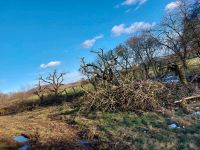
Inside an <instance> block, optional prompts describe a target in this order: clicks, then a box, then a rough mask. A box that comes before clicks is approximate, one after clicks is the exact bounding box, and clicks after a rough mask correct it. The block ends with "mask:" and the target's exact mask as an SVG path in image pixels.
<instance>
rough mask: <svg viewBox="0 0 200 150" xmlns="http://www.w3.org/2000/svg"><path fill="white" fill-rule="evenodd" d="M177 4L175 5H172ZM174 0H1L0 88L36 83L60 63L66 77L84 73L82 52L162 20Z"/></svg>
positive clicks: (111, 44)
mask: <svg viewBox="0 0 200 150" xmlns="http://www.w3.org/2000/svg"><path fill="white" fill-rule="evenodd" d="M169 4H171V5H169ZM167 6H168V7H169V9H170V8H175V6H176V3H175V2H173V1H172V0H4V1H0V20H1V21H0V52H1V55H0V60H1V63H0V69H1V70H0V91H2V92H10V91H16V90H20V89H21V88H22V87H25V86H30V85H33V84H34V83H35V82H36V79H37V77H38V75H39V74H45V73H47V72H50V71H52V70H53V69H58V70H60V71H65V72H68V73H69V74H68V76H67V79H66V82H73V81H75V80H77V79H79V78H80V77H81V75H80V74H79V73H78V69H79V61H80V58H81V57H85V58H86V59H87V60H89V61H92V60H93V59H94V55H92V54H91V53H90V50H91V49H98V48H105V49H112V48H114V47H115V46H116V45H118V44H119V43H121V42H123V41H125V39H126V38H127V37H129V36H131V35H133V34H134V33H136V32H137V31H139V30H140V29H143V28H148V27H151V26H153V25H155V24H156V23H159V21H160V19H161V17H162V16H163V14H164V13H166V8H168V7H167Z"/></svg>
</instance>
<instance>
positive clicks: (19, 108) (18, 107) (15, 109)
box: [0, 92, 84, 116]
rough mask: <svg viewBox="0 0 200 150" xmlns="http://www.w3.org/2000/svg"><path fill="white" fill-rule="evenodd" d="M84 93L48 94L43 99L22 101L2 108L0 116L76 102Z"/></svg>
mask: <svg viewBox="0 0 200 150" xmlns="http://www.w3.org/2000/svg"><path fill="white" fill-rule="evenodd" d="M83 95H84V92H77V93H72V94H69V95H67V96H61V97H53V96H46V97H45V98H44V99H43V100H42V101H41V100H39V99H37V100H27V101H22V102H19V103H17V104H15V105H11V106H9V107H5V108H2V109H1V110H0V116H6V115H15V114H17V113H20V112H25V111H33V110H35V109H37V108H39V107H40V108H41V107H49V106H59V105H62V104H63V102H74V101H76V100H78V98H79V97H81V96H83Z"/></svg>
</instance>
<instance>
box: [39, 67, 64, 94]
mask: <svg viewBox="0 0 200 150" xmlns="http://www.w3.org/2000/svg"><path fill="white" fill-rule="evenodd" d="M64 75H65V73H58V72H57V71H56V70H54V72H53V73H49V75H48V76H47V77H45V78H43V77H42V76H41V77H40V78H39V85H38V90H39V91H40V90H42V91H44V90H45V91H47V92H49V94H52V95H53V96H54V97H59V96H61V95H62V93H63V92H64V91H65V89H63V88H62V86H63V85H64V84H63V82H64Z"/></svg>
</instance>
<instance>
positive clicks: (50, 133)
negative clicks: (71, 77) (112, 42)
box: [0, 99, 200, 149]
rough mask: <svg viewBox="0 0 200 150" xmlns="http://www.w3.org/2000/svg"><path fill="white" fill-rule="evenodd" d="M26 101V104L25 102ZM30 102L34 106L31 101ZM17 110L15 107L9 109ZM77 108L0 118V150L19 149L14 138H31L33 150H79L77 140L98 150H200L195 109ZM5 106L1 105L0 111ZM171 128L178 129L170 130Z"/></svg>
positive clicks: (68, 105) (69, 105)
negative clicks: (110, 110)
mask: <svg viewBox="0 0 200 150" xmlns="http://www.w3.org/2000/svg"><path fill="white" fill-rule="evenodd" d="M28 101H30V100H27V102H28ZM35 101H38V100H37V99H35ZM10 105H15V106H16V105H18V103H9V105H6V107H7V108H12V107H8V106H10ZM75 105H76V102H75V101H74V102H63V103H62V104H59V105H53V106H50V105H49V106H45V107H44V106H38V107H35V108H33V109H32V110H26V109H25V110H24V111H20V112H15V113H11V114H7V115H1V116H0V135H1V137H0V149H9V148H10V149H15V148H17V147H19V146H20V145H19V144H18V143H16V142H15V141H14V140H13V137H14V136H17V135H21V134H25V135H26V136H28V137H30V139H31V144H33V147H32V148H33V149H38V147H40V148H41V147H43V148H44V147H45V148H46V149H48V148H50V147H52V148H55V149H57V148H63V149H64V148H67V147H68V148H69V147H70V148H71V149H81V144H80V141H81V140H88V141H90V142H91V143H95V144H94V145H96V147H98V148H99V149H100V148H102V149H106V148H108V149H162V148H164V149H198V148H199V147H200V144H199V140H200V117H198V116H196V115H194V112H195V111H197V110H196V107H197V106H200V103H199V102H198V101H197V102H196V103H195V104H193V103H191V104H188V105H187V107H188V108H189V110H190V112H189V113H188V112H187V113H185V112H184V110H183V109H181V108H177V110H173V109H172V110H163V111H162V112H160V113H153V112H152V113H150V112H149V113H142V114H136V113H131V112H115V113H108V112H107V113H106V112H98V111H97V112H91V113H89V114H87V115H84V114H80V113H78V110H77V109H76V107H75ZM2 108H4V109H3V110H4V111H9V109H5V105H0V110H2ZM170 123H176V124H177V125H178V126H180V128H176V129H170V128H169V127H168V125H169V124H170Z"/></svg>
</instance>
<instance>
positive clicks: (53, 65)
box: [40, 61, 61, 69]
mask: <svg viewBox="0 0 200 150" xmlns="http://www.w3.org/2000/svg"><path fill="white" fill-rule="evenodd" d="M60 64H61V62H60V61H51V62H49V63H48V64H41V65H40V68H43V69H46V68H51V67H56V66H59V65H60Z"/></svg>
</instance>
